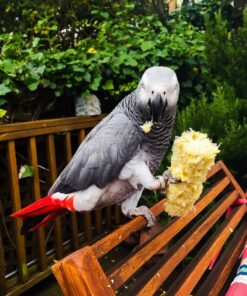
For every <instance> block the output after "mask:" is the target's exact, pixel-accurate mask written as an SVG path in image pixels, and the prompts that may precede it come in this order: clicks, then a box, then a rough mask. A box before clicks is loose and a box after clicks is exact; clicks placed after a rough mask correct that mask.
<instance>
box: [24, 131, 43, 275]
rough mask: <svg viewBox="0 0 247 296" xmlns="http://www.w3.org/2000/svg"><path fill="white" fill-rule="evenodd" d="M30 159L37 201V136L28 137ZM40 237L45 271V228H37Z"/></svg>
mask: <svg viewBox="0 0 247 296" xmlns="http://www.w3.org/2000/svg"><path fill="white" fill-rule="evenodd" d="M28 160H29V163H30V165H31V166H32V167H33V182H32V187H33V188H32V189H33V197H34V200H35V201H37V200H39V199H40V198H41V193H40V184H39V170H38V159H37V147H36V139H35V137H31V138H29V139H28ZM36 236H37V239H38V257H39V267H40V270H41V271H43V270H45V269H46V268H47V262H46V254H45V252H46V248H45V234H44V229H43V228H40V229H38V230H37V234H36Z"/></svg>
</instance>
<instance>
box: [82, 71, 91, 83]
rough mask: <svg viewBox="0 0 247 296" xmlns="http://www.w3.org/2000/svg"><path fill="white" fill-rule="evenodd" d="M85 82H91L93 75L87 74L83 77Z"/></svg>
mask: <svg viewBox="0 0 247 296" xmlns="http://www.w3.org/2000/svg"><path fill="white" fill-rule="evenodd" d="M83 78H84V80H85V81H87V82H90V81H91V74H90V73H88V72H86V73H85V74H84V76H83Z"/></svg>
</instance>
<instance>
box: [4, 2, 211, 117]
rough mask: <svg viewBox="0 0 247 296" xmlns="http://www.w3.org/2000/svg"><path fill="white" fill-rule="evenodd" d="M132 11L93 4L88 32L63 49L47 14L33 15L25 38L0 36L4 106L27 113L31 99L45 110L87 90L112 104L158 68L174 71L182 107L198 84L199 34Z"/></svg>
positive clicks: (200, 82)
mask: <svg viewBox="0 0 247 296" xmlns="http://www.w3.org/2000/svg"><path fill="white" fill-rule="evenodd" d="M135 9H136V6H135V5H134V4H126V5H125V6H124V7H123V9H122V10H119V11H118V12H116V14H115V15H114V17H112V16H111V15H110V14H109V12H107V11H104V10H103V9H100V10H99V9H98V8H97V7H96V8H95V9H94V10H92V11H91V17H92V20H91V23H88V26H90V28H92V27H93V28H94V31H93V34H90V35H89V36H87V37H83V38H78V36H77V37H75V38H74V44H73V47H69V48H63V46H62V43H61V38H62V37H61V34H62V33H61V32H59V31H58V28H59V23H58V22H57V20H56V19H55V18H54V17H52V15H47V16H45V17H44V18H41V19H40V20H38V21H37V23H36V24H35V25H34V27H33V28H32V31H31V32H32V34H31V35H30V34H29V33H28V34H24V33H5V34H1V35H0V47H1V54H0V80H1V84H0V98H1V99H4V100H6V101H7V102H8V104H9V105H11V106H12V108H14V107H15V106H16V105H18V106H20V105H24V104H25V106H26V109H28V108H29V109H31V108H32V107H33V109H34V110H31V112H35V108H36V107H37V102H39V103H40V102H42V104H43V106H42V107H43V108H45V107H47V108H48V107H50V106H51V104H52V102H54V100H55V98H56V97H65V96H67V97H68V96H69V97H74V96H76V95H81V94H88V93H96V94H98V95H99V97H101V98H106V99H109V98H110V99H112V100H115V101H116V102H117V101H118V100H119V99H121V98H122V97H123V96H124V95H125V94H126V93H129V92H130V91H132V90H133V89H134V88H135V87H136V85H137V82H138V80H139V79H140V76H141V75H142V73H143V71H144V70H145V69H146V68H148V67H150V66H153V65H166V66H169V67H171V68H173V69H174V70H176V72H177V73H178V77H179V80H180V82H181V92H182V93H183V96H182V98H181V104H182V105H186V104H187V102H188V101H189V100H190V98H191V97H192V96H194V97H195V96H198V95H199V94H200V92H201V90H202V89H204V88H205V80H204V78H203V74H204V73H205V72H206V68H205V66H204V65H205V58H204V41H203V35H202V34H201V32H200V31H199V30H197V29H195V28H193V27H192V26H191V25H190V24H187V23H186V22H184V21H180V22H177V21H171V22H170V25H171V26H172V28H173V30H172V32H168V30H167V28H166V27H165V26H164V25H163V24H162V23H161V22H160V21H159V19H158V17H157V15H154V14H152V13H150V14H149V15H148V13H146V14H144V15H137V14H135V13H134V11H135ZM94 15H95V16H97V17H96V19H95V20H94V17H93V16H94ZM98 15H100V17H101V19H100V20H99V19H98ZM83 22H84V23H83V24H84V26H87V20H84V21H83ZM27 102H28V103H29V104H26V103H27ZM6 106H8V105H6ZM108 111H109V110H108ZM13 112H14V111H13Z"/></svg>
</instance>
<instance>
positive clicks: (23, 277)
mask: <svg viewBox="0 0 247 296" xmlns="http://www.w3.org/2000/svg"><path fill="white" fill-rule="evenodd" d="M7 158H8V159H7V163H8V175H9V181H10V192H11V201H12V207H13V208H12V211H13V212H16V211H18V210H20V209H21V200H20V187H19V181H18V173H17V162H16V149H15V142H14V141H9V142H8V143H7ZM16 180H17V182H16ZM21 226H22V222H21V221H20V220H19V219H14V233H15V244H16V253H17V266H18V275H19V279H20V282H25V281H27V279H28V268H27V256H26V247H25V238H24V237H23V236H22V235H21V234H20V230H21Z"/></svg>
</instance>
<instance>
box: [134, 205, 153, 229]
mask: <svg viewBox="0 0 247 296" xmlns="http://www.w3.org/2000/svg"><path fill="white" fill-rule="evenodd" d="M129 215H130V216H132V217H133V216H144V217H145V219H146V220H147V222H148V223H147V227H152V226H153V225H154V223H155V221H156V218H155V216H154V214H153V213H152V212H151V211H150V210H149V208H147V207H146V206H140V207H138V208H135V209H133V210H132V211H131V212H130V213H129Z"/></svg>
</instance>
